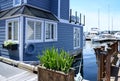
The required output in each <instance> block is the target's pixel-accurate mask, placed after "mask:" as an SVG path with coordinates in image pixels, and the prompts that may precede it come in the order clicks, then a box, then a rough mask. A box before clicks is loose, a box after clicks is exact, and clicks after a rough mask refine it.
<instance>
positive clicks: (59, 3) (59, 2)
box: [58, 0, 61, 19]
mask: <svg viewBox="0 0 120 81" xmlns="http://www.w3.org/2000/svg"><path fill="white" fill-rule="evenodd" d="M60 5H61V1H60V0H58V18H59V19H60Z"/></svg>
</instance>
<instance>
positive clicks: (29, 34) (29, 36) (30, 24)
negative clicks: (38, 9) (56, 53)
mask: <svg viewBox="0 0 120 81" xmlns="http://www.w3.org/2000/svg"><path fill="white" fill-rule="evenodd" d="M27 24H28V25H27V39H28V40H34V22H33V21H28V22H27Z"/></svg>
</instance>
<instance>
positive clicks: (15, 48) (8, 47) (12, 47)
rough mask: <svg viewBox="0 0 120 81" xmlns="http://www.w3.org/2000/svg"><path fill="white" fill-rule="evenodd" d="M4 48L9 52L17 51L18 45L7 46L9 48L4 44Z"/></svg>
mask: <svg viewBox="0 0 120 81" xmlns="http://www.w3.org/2000/svg"><path fill="white" fill-rule="evenodd" d="M2 47H3V48H5V49H7V50H17V49H18V44H12V45H7V46H4V44H2Z"/></svg>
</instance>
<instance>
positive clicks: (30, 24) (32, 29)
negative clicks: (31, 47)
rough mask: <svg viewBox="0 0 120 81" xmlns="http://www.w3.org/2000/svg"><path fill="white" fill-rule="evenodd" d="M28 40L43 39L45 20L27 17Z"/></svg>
mask: <svg viewBox="0 0 120 81" xmlns="http://www.w3.org/2000/svg"><path fill="white" fill-rule="evenodd" d="M26 41H28V42H42V41H43V21H42V20H37V19H30V18H27V19H26Z"/></svg>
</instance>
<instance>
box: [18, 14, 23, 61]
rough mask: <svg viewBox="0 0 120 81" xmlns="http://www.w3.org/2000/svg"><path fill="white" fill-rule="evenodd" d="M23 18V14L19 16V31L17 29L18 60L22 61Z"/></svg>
mask: <svg viewBox="0 0 120 81" xmlns="http://www.w3.org/2000/svg"><path fill="white" fill-rule="evenodd" d="M23 21H24V18H23V16H20V27H19V29H20V31H19V34H20V35H19V60H20V61H23V26H24V25H23V23H24V22H23Z"/></svg>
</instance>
